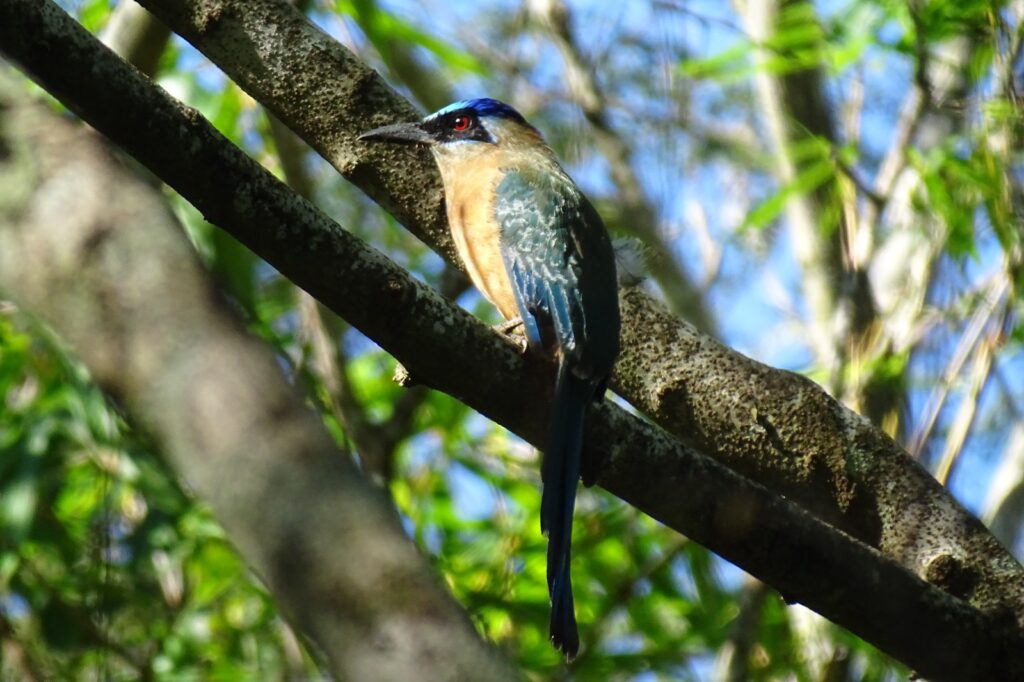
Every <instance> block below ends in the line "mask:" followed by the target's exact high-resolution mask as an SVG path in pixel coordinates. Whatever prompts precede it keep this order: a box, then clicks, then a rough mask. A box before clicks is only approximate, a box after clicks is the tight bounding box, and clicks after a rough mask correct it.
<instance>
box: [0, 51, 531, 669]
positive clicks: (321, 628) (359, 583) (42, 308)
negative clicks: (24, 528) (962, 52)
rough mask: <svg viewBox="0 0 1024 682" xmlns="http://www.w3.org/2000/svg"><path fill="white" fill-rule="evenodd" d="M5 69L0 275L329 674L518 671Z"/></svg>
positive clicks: (161, 218) (162, 226) (166, 247)
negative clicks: (88, 374) (155, 449)
mask: <svg viewBox="0 0 1024 682" xmlns="http://www.w3.org/2000/svg"><path fill="white" fill-rule="evenodd" d="M11 76H12V74H11V73H10V71H9V69H7V68H6V67H3V68H2V70H0V148H2V149H4V150H5V151H6V152H7V153H6V154H4V155H3V157H2V158H0V187H3V191H2V192H0V287H2V288H3V289H4V290H5V291H6V292H9V293H10V295H12V296H13V297H14V298H15V299H16V300H17V301H19V302H20V303H21V304H22V305H24V306H25V307H26V308H27V309H30V310H33V311H35V312H37V313H38V314H39V315H41V316H42V317H43V318H44V319H45V320H47V321H49V322H51V323H52V324H53V326H54V327H55V328H56V329H57V331H58V332H59V333H60V334H61V335H62V336H63V337H64V338H65V339H66V340H67V341H68V342H69V343H71V344H72V346H73V347H74V348H75V349H76V351H77V352H78V353H79V355H80V356H81V357H82V359H83V360H84V361H85V362H86V363H87V364H88V366H89V368H90V370H91V371H92V373H93V376H94V377H95V378H96V380H97V381H98V382H99V383H100V384H101V385H102V386H103V387H104V388H105V389H106V390H107V391H108V392H110V393H111V394H112V395H114V396H116V397H117V398H118V400H119V402H121V403H122V404H123V405H125V406H127V408H128V409H129V410H130V412H131V414H132V416H133V417H134V419H135V421H136V423H138V424H140V425H142V426H144V428H146V430H147V431H149V432H150V433H151V434H152V435H153V436H154V438H155V441H156V442H157V443H158V444H159V445H160V447H161V451H162V452H164V453H166V454H167V456H168V458H169V459H170V461H171V462H172V463H173V464H174V466H175V468H176V470H177V471H178V472H180V473H181V474H182V475H183V476H184V478H185V479H186V480H187V481H188V483H189V484H190V485H191V487H193V488H194V489H195V491H196V492H197V493H198V495H199V496H200V497H202V499H204V500H205V501H206V502H208V503H209V504H210V505H211V507H212V508H213V510H214V512H215V513H216V514H217V517H218V518H219V519H220V520H221V522H222V523H223V524H224V527H225V528H226V530H227V532H228V535H229V537H230V538H231V539H232V541H233V542H234V543H235V544H236V545H237V546H238V548H239V550H240V551H241V552H242V554H243V556H244V557H245V559H246V561H247V562H248V563H249V565H250V566H251V567H252V568H253V569H254V570H255V571H256V573H257V574H258V575H260V577H261V578H263V580H264V581H266V583H267V586H268V587H269V588H270V589H271V590H272V591H273V592H274V594H275V595H276V597H277V599H278V603H279V604H280V605H281V607H282V608H283V610H284V611H285V612H286V613H287V614H289V616H290V618H291V619H292V621H293V622H294V623H295V624H296V625H298V626H299V627H301V628H302V630H303V631H304V632H305V633H307V634H308V635H309V636H311V637H312V638H313V640H314V641H315V642H316V643H317V644H318V645H319V646H320V647H321V648H322V650H323V651H324V652H325V654H326V655H327V657H328V660H329V661H330V664H331V669H332V670H333V671H334V673H335V675H337V677H338V678H339V679H353V680H370V679H373V680H385V679H386V680H411V679H438V680H452V681H455V680H467V679H476V680H488V681H490V680H494V679H508V680H512V679H518V676H517V675H516V674H515V673H514V672H513V671H512V669H511V668H510V667H509V665H508V663H507V662H506V661H503V660H502V659H501V658H500V657H499V656H498V654H497V652H496V651H494V650H493V649H492V648H491V647H489V646H487V645H486V644H485V643H484V642H482V641H481V640H480V639H479V637H478V636H477V635H476V633H475V631H474V629H473V627H472V625H471V624H470V622H469V619H468V618H467V617H466V614H465V612H464V611H463V610H462V609H461V607H459V605H458V604H457V603H456V602H455V601H454V600H453V599H452V598H451V596H450V595H449V594H448V593H447V592H446V591H445V590H444V589H443V588H442V587H441V585H440V584H439V581H438V580H437V577H436V576H435V575H434V574H433V573H432V571H431V569H430V567H429V565H428V563H427V562H426V561H425V560H424V559H423V557H421V556H420V555H419V554H418V552H417V550H416V548H415V547H414V546H413V544H412V543H411V542H410V541H409V539H408V537H407V536H406V535H405V533H404V531H403V529H402V526H401V524H400V522H399V519H398V516H397V514H395V511H394V509H393V507H392V505H391V503H390V501H389V500H388V499H387V497H386V496H385V495H384V494H383V493H382V492H381V491H380V490H379V489H377V488H376V487H375V486H373V485H372V484H371V483H370V482H369V481H368V480H367V479H366V478H365V477H364V476H363V475H362V474H361V473H359V472H358V471H357V470H356V468H355V466H354V465H353V463H352V461H351V460H350V459H349V458H347V457H346V456H344V455H343V454H342V453H340V452H339V451H338V450H337V448H336V447H335V446H334V444H333V442H332V441H331V439H330V437H329V436H328V435H327V433H326V431H325V430H324V427H323V425H322V423H321V422H320V420H319V419H318V418H317V416H316V415H314V414H313V413H312V412H311V411H310V410H309V409H308V408H307V407H306V406H305V404H304V402H303V397H302V396H301V395H299V394H298V392H296V391H295V390H294V389H293V388H292V387H290V386H289V385H288V384H287V383H286V382H285V380H284V377H283V376H282V375H281V372H280V370H279V369H278V367H277V365H276V362H275V360H274V357H273V355H272V354H271V353H270V352H269V350H268V349H267V348H266V346H265V345H264V344H263V343H262V342H260V341H258V340H256V339H255V338H253V337H251V336H250V335H249V334H248V333H246V332H245V331H244V329H243V327H242V324H241V323H240V322H239V321H238V320H237V319H236V318H235V316H234V315H233V314H232V313H231V311H230V308H229V307H228V306H226V305H223V304H222V303H221V301H220V300H219V299H218V298H217V296H216V295H215V292H214V291H213V290H212V288H211V286H210V284H209V282H208V281H207V277H206V275H205V273H204V272H203V271H202V269H201V268H200V266H199V264H198V262H197V261H196V257H195V254H194V252H193V251H192V249H191V247H190V245H189V244H188V241H187V239H186V238H185V236H184V233H183V232H182V230H181V229H180V227H179V226H177V225H175V222H174V219H173V217H172V216H171V213H170V211H169V210H168V208H167V205H166V202H165V200H164V199H163V197H162V196H161V195H160V193H159V192H158V191H157V190H155V189H153V188H151V187H149V186H148V185H146V184H145V183H144V182H143V181H142V180H140V179H137V178H136V177H134V176H133V175H132V174H131V173H130V172H128V171H127V170H126V169H125V168H124V167H123V165H122V164H120V163H119V162H118V161H116V160H115V159H113V158H112V157H110V156H109V155H108V154H107V153H106V152H105V149H104V146H105V145H104V144H103V142H102V141H101V140H100V138H99V137H98V136H96V135H95V134H93V133H92V132H91V131H89V130H87V129H86V128H83V127H82V126H78V125H74V124H72V123H70V122H68V121H62V120H60V119H59V118H58V117H56V116H55V115H53V114H52V113H50V112H48V111H47V110H46V107H44V106H42V105H41V104H35V105H29V104H25V103H24V102H23V101H19V100H24V99H27V97H28V96H27V94H26V92H25V88H23V87H19V86H17V84H16V80H15V79H13V78H12V77H11ZM12 83H14V85H12Z"/></svg>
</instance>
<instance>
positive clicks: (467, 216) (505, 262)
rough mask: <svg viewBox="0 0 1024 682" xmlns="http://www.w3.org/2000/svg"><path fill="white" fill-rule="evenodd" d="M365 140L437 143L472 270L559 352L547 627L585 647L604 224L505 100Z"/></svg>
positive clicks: (608, 345)
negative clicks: (577, 511) (576, 524)
mask: <svg viewBox="0 0 1024 682" xmlns="http://www.w3.org/2000/svg"><path fill="white" fill-rule="evenodd" d="M359 139H360V140H363V141H367V142H370V141H390V142H399V143H409V144H415V145H423V146H426V147H428V148H429V149H430V151H431V152H432V154H433V157H434V159H435V161H436V163H437V167H438V169H439V171H440V173H441V179H442V183H443V186H444V197H445V203H446V211H447V216H448V223H449V227H450V230H451V234H452V238H453V240H454V242H455V246H456V250H457V251H458V254H459V257H460V258H461V260H462V262H463V264H464V265H465V268H466V271H467V273H468V275H469V277H470V279H471V280H472V282H473V284H474V285H475V286H476V287H477V289H479V290H480V292H481V293H482V294H483V296H484V297H485V298H487V299H488V300H489V301H490V302H491V303H492V304H494V306H495V307H496V308H497V309H498V311H499V312H500V313H501V315H502V316H503V317H504V318H505V319H506V320H508V321H511V323H512V324H517V323H518V324H521V325H522V328H523V330H524V332H525V336H526V341H527V348H529V349H530V352H539V353H543V354H545V355H546V356H549V357H553V359H554V360H555V361H557V365H558V369H557V374H556V378H555V388H554V401H553V407H552V415H551V425H550V429H549V433H548V438H547V441H546V443H547V447H546V448H544V450H543V458H542V465H541V481H542V493H541V512H540V521H541V532H542V533H545V534H547V537H548V549H547V582H548V593H549V596H550V599H551V618H550V623H549V632H550V638H551V642H552V644H553V645H554V647H555V648H556V649H557V650H558V651H560V652H562V653H563V654H564V655H565V656H566V657H567V658H568V659H569V660H572V659H573V658H575V657H576V655H577V654H578V652H579V646H580V640H579V630H578V626H577V622H576V613H575V606H574V604H573V594H572V578H571V572H570V562H571V545H572V519H573V510H574V507H575V504H576V489H577V484H578V481H579V477H580V462H581V456H582V455H581V450H582V442H583V428H584V418H585V415H586V411H587V407H588V405H589V404H590V403H592V402H596V403H600V402H601V401H602V400H603V399H604V394H605V391H606V388H607V385H608V380H609V377H610V375H611V372H612V368H613V366H614V364H615V360H616V358H617V357H618V354H619V328H620V324H621V322H620V314H619V299H618V286H617V278H616V264H615V254H614V251H613V247H612V243H611V240H610V239H609V236H608V232H607V230H606V229H605V226H604V223H603V222H602V220H601V217H600V216H599V215H598V212H597V210H596V209H595V208H594V206H593V205H592V204H591V203H590V201H589V200H588V199H587V197H586V196H585V195H584V194H583V192H582V191H580V189H579V188H578V187H577V186H576V183H574V182H573V181H572V179H571V178H570V177H569V175H568V174H567V173H566V172H565V170H564V169H563V168H562V166H561V164H560V163H559V161H558V158H557V157H556V155H555V153H554V151H553V150H552V149H551V147H549V146H548V145H547V143H546V142H545V141H544V137H543V135H542V134H541V133H540V131H539V130H537V128H535V127H534V126H532V125H531V124H530V123H528V122H527V121H526V119H525V118H524V117H523V115H522V114H520V113H519V112H518V111H516V110H515V109H514V108H512V107H511V106H509V105H508V104H505V103H504V102H501V101H498V100H495V99H490V98H477V99H467V100H461V101H458V102H455V103H453V104H450V105H448V106H446V107H444V108H442V109H440V110H439V111H436V112H434V113H433V114H430V115H429V116H427V117H426V118H424V119H422V120H420V121H416V122H411V123H398V124H393V125H387V126H383V127H380V128H375V129H373V130H370V131H368V132H365V133H363V134H362V135H360V136H359Z"/></svg>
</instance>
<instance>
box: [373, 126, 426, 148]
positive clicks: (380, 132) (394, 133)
mask: <svg viewBox="0 0 1024 682" xmlns="http://www.w3.org/2000/svg"><path fill="white" fill-rule="evenodd" d="M359 139H360V140H363V141H366V140H388V141H391V142H408V143H412V144H433V142H434V138H432V137H431V136H430V135H429V134H428V133H427V132H426V131H425V130H423V128H421V127H420V124H419V123H395V124H393V125H389V126H384V127H382V128H374V129H373V130H369V131H367V132H365V133H363V134H362V135H360V136H359Z"/></svg>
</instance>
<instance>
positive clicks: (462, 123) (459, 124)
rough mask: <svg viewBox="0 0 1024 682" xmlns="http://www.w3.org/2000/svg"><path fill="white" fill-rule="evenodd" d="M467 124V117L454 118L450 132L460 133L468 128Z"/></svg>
mask: <svg viewBox="0 0 1024 682" xmlns="http://www.w3.org/2000/svg"><path fill="white" fill-rule="evenodd" d="M469 123H470V121H469V116H456V117H455V120H454V121H452V130H454V131H455V132H457V133H461V132H462V131H463V130H467V129H468V128H469Z"/></svg>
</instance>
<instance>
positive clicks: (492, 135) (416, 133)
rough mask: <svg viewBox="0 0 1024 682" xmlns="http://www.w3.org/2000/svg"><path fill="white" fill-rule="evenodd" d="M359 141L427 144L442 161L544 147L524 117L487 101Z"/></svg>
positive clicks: (451, 107)
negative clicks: (500, 151)
mask: <svg viewBox="0 0 1024 682" xmlns="http://www.w3.org/2000/svg"><path fill="white" fill-rule="evenodd" d="M359 139H360V140H387V141H392V142H405V143H410V144H421V145H427V146H429V147H430V149H431V151H433V152H434V155H435V156H437V157H438V159H439V160H441V159H446V158H449V157H466V156H475V155H476V154H480V153H487V152H490V151H493V150H495V149H502V148H504V149H511V148H517V147H523V148H528V147H534V146H537V145H543V144H544V139H543V138H542V137H541V134H540V133H539V132H538V131H537V129H536V128H534V127H533V126H532V125H530V124H529V123H527V122H526V119H525V118H523V116H522V114H520V113H519V112H518V111H516V110H515V109H513V108H512V107H510V106H509V105H507V104H505V103H504V102H499V101H498V100H496V99H488V98H481V99H467V100H462V101H459V102H455V103H453V104H449V105H448V106H446V107H445V108H443V109H441V110H439V111H436V112H434V113H433V114H431V115H429V116H427V117H426V118H424V119H423V120H422V121H417V122H415V123H396V124H394V125H389V126H384V127H382V128H375V129H374V130H370V131H368V132H365V133H363V134H362V135H360V136H359Z"/></svg>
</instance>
